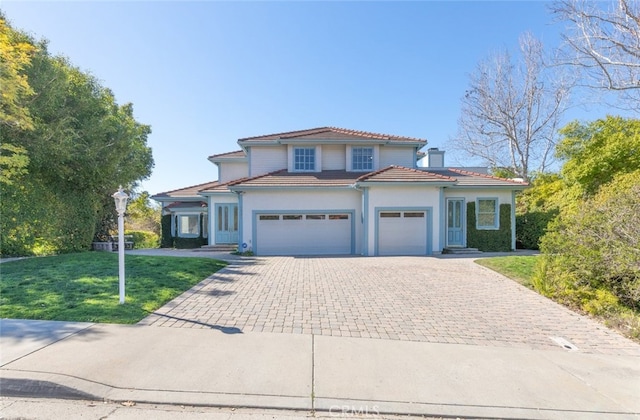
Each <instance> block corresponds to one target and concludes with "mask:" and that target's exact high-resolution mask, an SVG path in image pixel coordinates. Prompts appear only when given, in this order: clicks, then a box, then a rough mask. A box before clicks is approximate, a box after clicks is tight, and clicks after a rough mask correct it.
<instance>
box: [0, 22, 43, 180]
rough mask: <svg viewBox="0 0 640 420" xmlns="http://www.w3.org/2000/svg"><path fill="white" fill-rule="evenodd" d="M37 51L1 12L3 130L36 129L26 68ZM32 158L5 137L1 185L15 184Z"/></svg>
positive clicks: (0, 124) (0, 159) (1, 149)
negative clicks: (31, 111)
mask: <svg viewBox="0 0 640 420" xmlns="http://www.w3.org/2000/svg"><path fill="white" fill-rule="evenodd" d="M35 51H36V47H35V46H34V45H33V42H32V41H31V40H30V39H29V38H28V37H27V36H25V35H23V34H21V33H20V32H17V31H14V30H13V29H12V28H11V27H10V26H9V25H8V24H7V22H6V20H5V18H4V16H3V15H2V12H0V87H2V93H1V94H0V129H2V130H6V129H8V128H16V129H20V130H31V129H33V120H32V119H31V115H30V114H29V109H28V108H27V106H26V101H27V100H28V99H29V98H31V97H32V96H33V94H34V92H33V89H32V88H31V86H30V85H29V82H28V80H27V77H26V75H25V74H24V69H25V68H26V67H27V66H29V64H30V63H31V57H32V56H33V54H34V53H35ZM28 164H29V158H28V156H27V151H26V149H25V148H23V147H20V146H18V145H15V144H13V143H12V142H11V141H10V139H6V138H3V139H2V142H1V143H0V183H2V184H12V183H13V181H14V180H15V179H16V178H18V177H20V176H21V175H24V174H26V172H27V165H28Z"/></svg>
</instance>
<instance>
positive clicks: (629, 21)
mask: <svg viewBox="0 0 640 420" xmlns="http://www.w3.org/2000/svg"><path fill="white" fill-rule="evenodd" d="M551 11H552V12H553V14H555V15H556V17H557V18H558V20H560V21H564V22H567V23H569V27H568V30H567V33H565V34H564V35H563V38H564V41H565V46H564V48H563V50H562V58H561V63H562V64H565V65H569V66H572V67H574V68H578V69H580V70H581V71H582V75H583V78H584V79H585V80H586V86H587V87H589V88H595V89H605V90H609V91H616V92H618V94H619V95H618V98H619V99H620V100H621V101H622V102H623V104H624V106H623V107H624V108H627V109H632V110H640V1H637V0H615V1H608V2H595V1H588V0H557V1H556V2H555V3H554V4H553V5H552V6H551Z"/></svg>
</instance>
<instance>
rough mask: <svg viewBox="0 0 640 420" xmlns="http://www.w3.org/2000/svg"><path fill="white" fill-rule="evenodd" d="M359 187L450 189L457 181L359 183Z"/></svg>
mask: <svg viewBox="0 0 640 420" xmlns="http://www.w3.org/2000/svg"><path fill="white" fill-rule="evenodd" d="M356 185H357V186H362V187H371V186H392V185H402V186H411V185H414V186H420V187H424V186H428V187H450V186H453V185H455V181H358V182H357V183H356Z"/></svg>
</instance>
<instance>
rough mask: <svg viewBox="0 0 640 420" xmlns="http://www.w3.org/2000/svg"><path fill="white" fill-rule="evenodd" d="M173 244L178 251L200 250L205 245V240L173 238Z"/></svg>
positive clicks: (200, 238) (201, 238)
mask: <svg viewBox="0 0 640 420" xmlns="http://www.w3.org/2000/svg"><path fill="white" fill-rule="evenodd" d="M173 243H174V246H175V247H176V248H178V249H189V248H200V247H201V246H202V245H206V244H207V238H203V237H199V238H173Z"/></svg>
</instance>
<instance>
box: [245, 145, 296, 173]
mask: <svg viewBox="0 0 640 420" xmlns="http://www.w3.org/2000/svg"><path fill="white" fill-rule="evenodd" d="M249 163H250V165H251V168H250V170H249V176H257V175H262V174H266V173H268V172H273V171H277V170H280V169H286V168H287V146H251V148H250V149H249Z"/></svg>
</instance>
